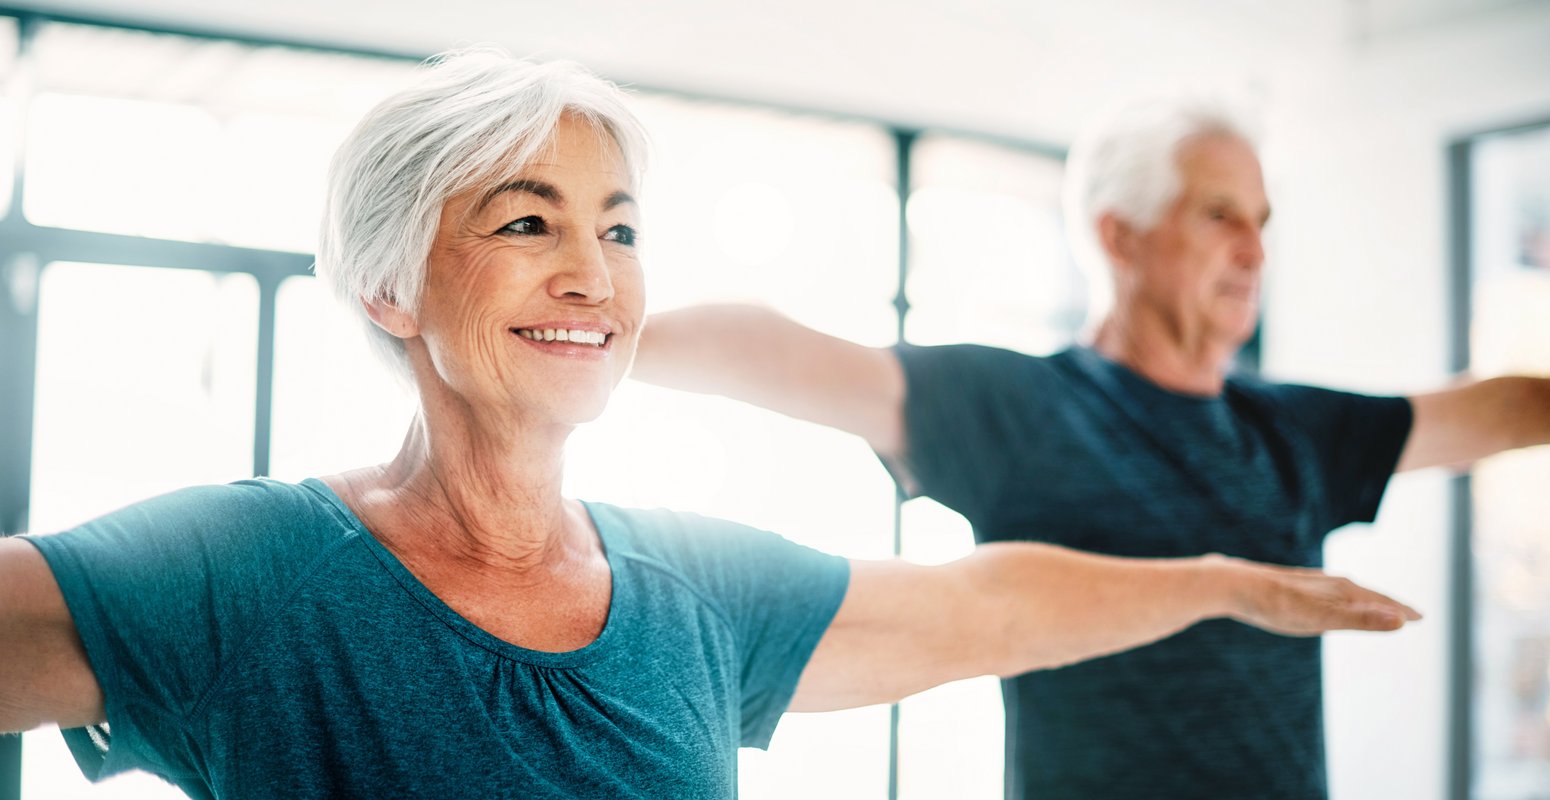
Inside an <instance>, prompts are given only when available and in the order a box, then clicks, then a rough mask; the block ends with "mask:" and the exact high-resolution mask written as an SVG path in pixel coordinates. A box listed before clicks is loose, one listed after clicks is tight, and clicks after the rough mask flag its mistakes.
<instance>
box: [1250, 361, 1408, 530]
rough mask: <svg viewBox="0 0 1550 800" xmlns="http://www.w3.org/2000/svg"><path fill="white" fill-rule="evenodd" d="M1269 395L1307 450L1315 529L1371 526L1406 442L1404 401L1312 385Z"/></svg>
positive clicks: (1276, 389)
mask: <svg viewBox="0 0 1550 800" xmlns="http://www.w3.org/2000/svg"><path fill="white" fill-rule="evenodd" d="M1271 391H1272V392H1274V393H1275V394H1276V395H1277V396H1278V399H1279V402H1280V405H1281V407H1282V413H1283V414H1285V415H1286V417H1287V418H1288V419H1290V420H1292V422H1293V423H1294V424H1295V425H1296V426H1297V427H1298V432H1299V433H1301V434H1302V435H1303V436H1304V437H1306V440H1307V441H1308V442H1309V444H1310V445H1311V446H1312V455H1313V458H1314V460H1315V467H1316V469H1317V471H1318V474H1319V475H1321V476H1322V486H1321V489H1322V492H1321V494H1322V496H1323V498H1324V508H1323V509H1322V510H1323V512H1324V514H1325V515H1326V516H1325V519H1324V522H1323V525H1322V526H1321V529H1322V530H1334V529H1336V528H1339V527H1341V526H1343V525H1347V524H1350V523H1352V522H1371V521H1373V520H1374V519H1375V518H1376V517H1377V515H1378V505H1379V503H1380V502H1381V501H1382V500H1383V492H1384V490H1385V489H1386V488H1387V486H1388V481H1389V478H1391V477H1392V476H1393V474H1394V468H1395V467H1397V466H1398V465H1399V457H1400V455H1401V454H1402V453H1403V452H1404V449H1405V442H1406V440H1408V439H1409V437H1410V425H1411V422H1412V419H1413V414H1412V410H1411V407H1410V401H1409V400H1407V399H1406V398H1403V397H1375V396H1370V395H1364V394H1355V393H1351V392H1342V391H1336V390H1332V389H1323V388H1318V387H1313V386H1295V385H1287V386H1276V387H1272V388H1271Z"/></svg>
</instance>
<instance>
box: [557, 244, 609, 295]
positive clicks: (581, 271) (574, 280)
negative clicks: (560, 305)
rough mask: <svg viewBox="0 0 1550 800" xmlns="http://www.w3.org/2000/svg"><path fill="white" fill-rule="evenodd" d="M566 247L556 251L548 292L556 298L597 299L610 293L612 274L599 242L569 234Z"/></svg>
mask: <svg viewBox="0 0 1550 800" xmlns="http://www.w3.org/2000/svg"><path fill="white" fill-rule="evenodd" d="M571 239H572V242H571V243H570V246H569V247H562V249H561V252H560V254H559V262H560V268H559V270H558V271H557V272H556V273H555V275H554V277H553V278H552V279H550V281H549V292H550V294H552V295H553V296H555V297H557V298H568V299H573V300H584V301H587V302H591V303H601V302H604V301H607V300H609V299H611V298H612V297H613V295H614V285H613V277H612V275H610V274H609V271H608V259H607V258H606V257H605V256H604V254H603V243H602V242H600V241H598V240H597V239H595V238H591V237H585V236H577V237H571Z"/></svg>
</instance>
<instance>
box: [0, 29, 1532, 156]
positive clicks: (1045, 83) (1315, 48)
mask: <svg viewBox="0 0 1550 800" xmlns="http://www.w3.org/2000/svg"><path fill="white" fill-rule="evenodd" d="M0 1H3V0H0ZM12 5H14V6H15V7H19V8H33V9H39V10H45V11H52V12H55V13H60V14H79V15H83V16H90V17H94V18H104V19H114V20H122V21H126V22H133V23H137V24H145V25H166V26H171V27H178V28H192V29H201V30H209V31H214V32H225V33H240V34H246V35H251V36H255V37H275V38H281V39H286V40H294V41H304V42H317V43H325V44H338V45H351V46H358V47H366V48H372V49H386V50H391V51H396V52H404V53H413V54H429V53H432V52H435V51H438V50H442V49H445V48H448V47H453V46H457V45H459V44H470V43H476V42H495V43H497V44H500V45H502V46H504V47H506V48H507V49H509V50H511V51H513V52H515V53H519V54H532V55H537V56H539V57H542V58H572V59H576V60H578V61H581V62H582V63H585V64H587V65H588V66H590V67H592V68H593V69H594V70H596V71H598V72H600V73H603V74H604V75H606V76H608V77H610V78H613V79H615V80H618V81H621V82H626V83H635V84H638V85H642V86H648V87H651V88H662V89H675V90H681V91H686V92H692V93H699V94H707V95H712V96H720V97H730V98H746V99H752V100H758V101H762V102H767V103H775V104H780V105H787V106H793V107H799V108H811V109H817V110H827V111H834V112H841V113H850V114H860V115H863V116H869V117H875V118H879V119H884V120H889V121H894V122H899V123H903V124H907V125H941V126H948V127H953V128H958V129H969V130H979V131H985V132H990V133H996V134H1001V135H1007V136H1013V137H1019V138H1030V139H1035V140H1044V141H1050V142H1057V143H1058V142H1062V141H1065V140H1067V139H1069V138H1070V136H1071V134H1072V132H1073V126H1074V124H1075V122H1076V121H1078V120H1080V119H1082V118H1084V117H1086V116H1087V115H1088V114H1090V113H1091V112H1093V111H1094V110H1096V109H1097V108H1098V107H1100V106H1101V105H1104V104H1106V102H1107V100H1109V99H1112V98H1113V97H1115V96H1118V95H1124V94H1131V93H1135V92H1139V91H1145V90H1149V89H1155V88H1158V87H1159V86H1161V85H1169V86H1172V85H1179V84H1186V85H1213V86H1220V85H1222V84H1224V83H1225V84H1229V85H1231V86H1232V88H1239V89H1244V88H1247V89H1250V90H1258V91H1264V90H1265V87H1266V85H1267V84H1273V83H1274V82H1275V81H1276V79H1277V77H1278V76H1280V75H1283V74H1285V73H1286V72H1287V71H1288V70H1296V69H1298V68H1300V66H1301V65H1303V64H1313V63H1318V62H1321V61H1327V60H1328V59H1331V58H1352V57H1359V56H1360V54H1361V52H1362V51H1363V50H1364V49H1367V48H1373V47H1379V46H1383V45H1384V44H1386V43H1390V42H1394V41H1402V40H1404V39H1405V38H1406V37H1415V36H1418V35H1427V33H1428V32H1435V31H1436V30H1438V29H1442V28H1456V27H1459V26H1468V25H1470V24H1474V23H1476V22H1477V21H1479V20H1483V19H1489V18H1491V17H1492V16H1494V15H1503V14H1513V13H1522V11H1523V9H1525V8H1526V7H1531V6H1537V7H1544V8H1547V9H1550V0H1298V2H1283V1H1282V0H1174V2H1170V3H1156V2H1151V0H1084V2H1065V3H1049V2H1011V1H1010V0H953V1H952V2H948V1H947V0H886V1H885V0H845V1H844V2H835V1H834V0H779V2H771V1H770V0H752V1H750V2H725V1H724V0H655V2H622V1H621V0H578V1H573V2H547V3H539V2H532V1H531V0H501V1H500V2H497V1H496V0H436V1H435V2H402V1H398V2H394V1H391V0H328V1H326V2H320V1H319V0H267V2H264V3H253V2H237V1H236V0H135V2H133V3H125V2H123V1H122V0H55V1H54V2H26V1H25V0H23V1H22V2H17V3H13V4H12Z"/></svg>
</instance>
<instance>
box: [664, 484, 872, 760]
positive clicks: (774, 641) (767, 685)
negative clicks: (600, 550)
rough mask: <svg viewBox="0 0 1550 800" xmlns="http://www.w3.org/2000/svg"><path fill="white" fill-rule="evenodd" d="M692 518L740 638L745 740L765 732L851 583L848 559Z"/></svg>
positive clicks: (761, 742)
mask: <svg viewBox="0 0 1550 800" xmlns="http://www.w3.org/2000/svg"><path fill="white" fill-rule="evenodd" d="M680 516H682V517H683V518H685V519H687V520H690V521H691V525H692V526H693V527H694V528H696V529H697V530H695V531H694V534H695V535H694V537H693V541H694V542H695V547H696V548H697V549H700V550H701V554H700V555H701V558H699V559H697V560H699V561H700V562H701V565H702V566H701V567H700V570H701V572H702V575H703V576H704V578H703V579H704V580H705V582H706V583H707V584H708V585H709V586H710V587H712V591H713V592H714V593H715V595H716V600H717V602H718V603H719V604H720V605H721V607H722V608H723V610H724V611H725V612H726V614H727V617H728V620H729V622H730V623H731V625H732V627H733V632H734V635H735V636H736V637H737V643H738V653H739V656H740V658H741V662H742V663H741V664H740V665H739V673H740V674H741V676H742V687H741V688H742V703H741V717H742V731H741V745H740V746H742V747H759V748H764V747H768V746H769V742H770V737H771V736H772V735H774V733H775V726H776V724H777V723H778V722H779V721H780V716H781V715H782V714H784V713H785V711H786V707H787V706H789V705H791V698H792V696H793V695H794V694H795V693H796V688H797V681H798V679H800V678H801V677H802V670H803V668H805V667H806V666H807V662H808V659H810V658H811V657H812V655H813V650H814V649H815V648H817V646H818V642H819V640H820V639H822V638H823V634H824V632H825V631H827V630H828V629H829V623H830V622H832V621H833V620H834V615H835V613H836V612H838V611H839V608H840V603H841V601H843V600H844V599H845V591H846V589H847V587H848V586H849V584H850V563H849V562H848V561H846V560H845V559H843V558H840V557H838V556H833V555H830V554H828V553H822V552H819V551H817V550H814V549H812V548H810V547H805V546H802V545H799V544H796V543H794V542H791V541H789V540H787V539H785V538H783V537H781V536H779V535H776V534H774V533H770V532H768V531H761V530H758V529H755V528H750V527H747V526H744V525H739V524H737V523H733V522H727V521H725V520H718V519H712V518H709V517H699V516H697V515H692V514H684V515H680Z"/></svg>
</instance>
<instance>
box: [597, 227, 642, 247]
mask: <svg viewBox="0 0 1550 800" xmlns="http://www.w3.org/2000/svg"><path fill="white" fill-rule="evenodd" d="M637 235H638V234H636V232H635V229H634V228H631V227H630V226H628V225H615V226H613V227H612V228H609V229H608V232H607V233H604V234H603V241H605V242H618V243H619V244H622V245H624V246H626V247H634V246H635V237H636V236H637Z"/></svg>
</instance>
